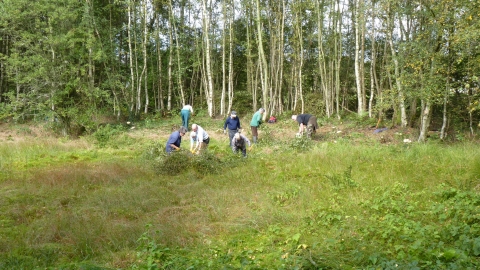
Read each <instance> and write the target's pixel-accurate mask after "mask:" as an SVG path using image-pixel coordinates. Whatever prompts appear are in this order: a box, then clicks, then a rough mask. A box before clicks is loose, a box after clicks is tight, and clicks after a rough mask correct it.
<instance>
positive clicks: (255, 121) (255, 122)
mask: <svg viewBox="0 0 480 270" xmlns="http://www.w3.org/2000/svg"><path fill="white" fill-rule="evenodd" d="M264 113H265V109H264V108H260V109H259V110H258V111H257V112H256V113H254V114H253V117H252V121H251V122H250V128H251V129H252V137H253V143H257V140H258V127H259V126H260V125H261V124H262V116H263V114H264Z"/></svg>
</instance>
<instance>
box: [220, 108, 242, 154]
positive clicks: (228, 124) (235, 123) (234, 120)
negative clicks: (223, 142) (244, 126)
mask: <svg viewBox="0 0 480 270" xmlns="http://www.w3.org/2000/svg"><path fill="white" fill-rule="evenodd" d="M227 128H228V138H229V140H228V141H229V143H230V146H232V139H233V136H235V133H237V132H238V131H239V130H240V128H241V127H240V119H239V118H238V117H237V112H236V111H232V112H231V113H230V116H228V117H227V120H225V124H223V133H227Z"/></svg>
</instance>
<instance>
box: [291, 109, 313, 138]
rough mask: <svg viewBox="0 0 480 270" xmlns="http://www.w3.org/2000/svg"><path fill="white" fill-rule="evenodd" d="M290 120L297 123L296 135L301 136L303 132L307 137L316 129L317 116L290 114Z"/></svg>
mask: <svg viewBox="0 0 480 270" xmlns="http://www.w3.org/2000/svg"><path fill="white" fill-rule="evenodd" d="M292 120H293V121H296V122H297V123H298V133H297V136H302V135H303V134H304V133H306V134H307V137H308V138H311V137H312V134H314V133H315V132H316V130H317V129H318V123H317V117H315V116H314V115H311V114H298V115H296V114H294V115H292Z"/></svg>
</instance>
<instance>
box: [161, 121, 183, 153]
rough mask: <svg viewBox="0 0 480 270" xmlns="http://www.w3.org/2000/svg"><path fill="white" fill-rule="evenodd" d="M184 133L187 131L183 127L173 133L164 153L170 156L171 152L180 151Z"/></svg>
mask: <svg viewBox="0 0 480 270" xmlns="http://www.w3.org/2000/svg"><path fill="white" fill-rule="evenodd" d="M185 133H187V129H186V128H185V127H180V128H179V129H178V130H177V131H174V132H173V133H172V134H171V135H170V137H169V138H168V141H167V145H166V146H165V151H167V153H169V154H170V153H171V152H172V151H177V150H180V144H181V143H182V137H183V135H185Z"/></svg>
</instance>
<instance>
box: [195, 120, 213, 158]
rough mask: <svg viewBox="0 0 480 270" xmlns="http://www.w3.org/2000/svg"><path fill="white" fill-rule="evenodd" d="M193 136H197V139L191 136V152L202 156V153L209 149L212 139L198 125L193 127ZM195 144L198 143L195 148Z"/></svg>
mask: <svg viewBox="0 0 480 270" xmlns="http://www.w3.org/2000/svg"><path fill="white" fill-rule="evenodd" d="M192 134H194V135H195V138H192V136H190V138H191V140H190V151H191V152H192V153H197V154H200V152H201V151H203V150H205V149H206V148H207V147H208V144H209V143H210V137H209V136H208V133H207V132H206V131H205V130H204V129H203V128H202V127H201V126H199V125H197V124H193V125H192ZM193 142H196V144H195V147H194V146H193Z"/></svg>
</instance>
